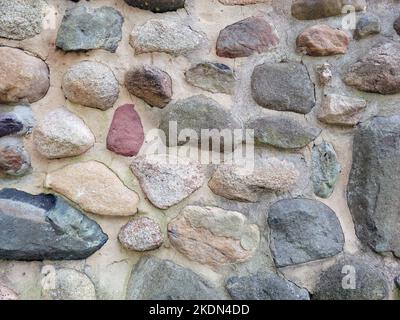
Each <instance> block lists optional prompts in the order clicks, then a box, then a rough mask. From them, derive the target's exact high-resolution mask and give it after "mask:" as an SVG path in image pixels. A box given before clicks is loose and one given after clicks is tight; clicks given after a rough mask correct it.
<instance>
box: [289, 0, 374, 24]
mask: <svg viewBox="0 0 400 320" xmlns="http://www.w3.org/2000/svg"><path fill="white" fill-rule="evenodd" d="M346 5H351V6H353V7H354V8H355V10H356V11H363V10H365V9H366V7H367V4H366V1H365V0H295V1H294V2H293V4H292V15H293V17H295V18H296V19H299V20H314V19H321V18H327V17H333V16H337V15H340V14H342V13H347V10H344V12H343V9H344V6H346Z"/></svg>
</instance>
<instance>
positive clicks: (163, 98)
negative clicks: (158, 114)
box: [125, 66, 172, 108]
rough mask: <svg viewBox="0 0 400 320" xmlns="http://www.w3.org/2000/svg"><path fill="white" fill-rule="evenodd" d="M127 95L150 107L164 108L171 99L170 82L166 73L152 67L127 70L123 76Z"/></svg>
mask: <svg viewBox="0 0 400 320" xmlns="http://www.w3.org/2000/svg"><path fill="white" fill-rule="evenodd" d="M125 86H126V88H127V89H128V91H129V93H131V94H133V95H134V96H136V97H138V98H140V99H143V100H144V101H145V102H146V103H148V104H149V105H150V106H152V107H157V108H164V107H165V106H166V105H167V104H168V103H169V102H170V101H171V98H172V80H171V77H170V76H169V74H168V73H166V72H164V71H162V70H161V69H159V68H157V67H154V66H142V67H138V68H133V69H131V70H129V71H128V72H127V73H126V75H125Z"/></svg>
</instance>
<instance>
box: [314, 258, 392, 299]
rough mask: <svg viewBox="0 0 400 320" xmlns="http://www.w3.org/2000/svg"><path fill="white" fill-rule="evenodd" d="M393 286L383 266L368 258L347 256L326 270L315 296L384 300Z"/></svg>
mask: <svg viewBox="0 0 400 320" xmlns="http://www.w3.org/2000/svg"><path fill="white" fill-rule="evenodd" d="M388 296H389V286H388V283H387V279H386V277H385V276H384V274H382V273H381V271H380V268H379V267H374V265H373V264H372V263H371V262H370V261H368V260H367V259H365V258H364V259H361V258H358V257H355V256H354V257H353V256H346V257H344V258H341V259H340V260H339V261H337V262H336V263H335V264H334V265H333V266H331V267H329V268H328V269H326V270H324V271H323V272H322V274H321V276H320V278H319V280H318V282H317V285H316V288H315V291H314V295H313V299H315V300H347V301H348V300H383V299H387V298H388Z"/></svg>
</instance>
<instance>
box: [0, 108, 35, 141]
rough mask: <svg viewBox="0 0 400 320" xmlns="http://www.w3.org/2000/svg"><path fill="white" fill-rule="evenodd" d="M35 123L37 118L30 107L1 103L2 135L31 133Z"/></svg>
mask: <svg viewBox="0 0 400 320" xmlns="http://www.w3.org/2000/svg"><path fill="white" fill-rule="evenodd" d="M34 124H35V119H34V117H33V112H32V109H31V108H30V107H28V106H15V107H7V106H2V105H0V137H4V136H7V135H24V134H27V133H30V132H31V130H32V128H33V126H34Z"/></svg>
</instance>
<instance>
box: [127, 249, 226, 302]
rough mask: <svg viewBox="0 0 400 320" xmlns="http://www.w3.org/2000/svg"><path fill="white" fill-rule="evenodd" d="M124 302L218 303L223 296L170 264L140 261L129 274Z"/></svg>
mask: <svg viewBox="0 0 400 320" xmlns="http://www.w3.org/2000/svg"><path fill="white" fill-rule="evenodd" d="M126 298H127V300H218V299H224V298H225V296H224V294H222V293H220V292H219V291H217V290H216V289H215V288H214V287H212V286H211V285H210V284H209V283H208V282H207V281H206V280H204V279H203V278H201V277H200V276H199V275H197V274H196V273H194V272H193V271H191V270H189V269H186V268H183V267H181V266H179V265H177V264H175V263H173V262H172V261H169V260H161V259H158V258H156V257H150V256H148V257H143V258H141V259H140V261H139V262H138V264H137V265H136V266H135V268H134V270H133V271H132V275H131V278H130V280H129V283H128V289H127V296H126Z"/></svg>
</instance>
